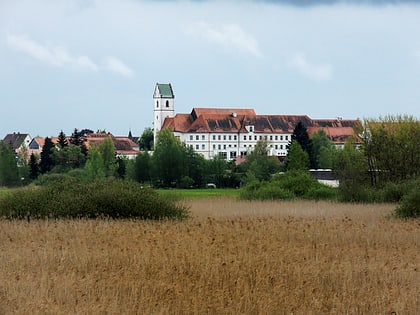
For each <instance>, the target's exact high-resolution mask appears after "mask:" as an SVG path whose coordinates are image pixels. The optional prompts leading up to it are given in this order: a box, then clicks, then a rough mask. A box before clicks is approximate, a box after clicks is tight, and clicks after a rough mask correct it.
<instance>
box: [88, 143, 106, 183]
mask: <svg viewBox="0 0 420 315" xmlns="http://www.w3.org/2000/svg"><path fill="white" fill-rule="evenodd" d="M85 170H86V171H87V172H88V174H89V176H90V178H92V179H93V178H102V177H105V166H104V160H103V159H102V155H101V153H100V152H99V150H98V149H96V148H91V149H90V150H89V158H88V160H87V162H86V165H85Z"/></svg>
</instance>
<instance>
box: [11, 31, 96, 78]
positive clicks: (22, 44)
mask: <svg viewBox="0 0 420 315" xmlns="http://www.w3.org/2000/svg"><path fill="white" fill-rule="evenodd" d="M6 41H7V44H8V45H9V46H10V47H12V48H14V49H16V50H19V51H21V52H23V53H25V54H27V55H29V56H31V57H32V58H35V59H37V60H39V61H41V62H44V63H46V64H49V65H51V66H55V67H66V66H70V67H75V68H79V69H83V70H89V71H98V66H97V65H96V64H95V63H94V62H93V61H92V60H90V58H89V57H87V56H73V55H71V54H70V53H69V52H68V51H67V50H66V49H65V48H63V47H60V46H45V45H41V44H39V43H37V42H35V41H33V40H31V39H29V38H27V37H26V36H23V35H8V36H7V38H6Z"/></svg>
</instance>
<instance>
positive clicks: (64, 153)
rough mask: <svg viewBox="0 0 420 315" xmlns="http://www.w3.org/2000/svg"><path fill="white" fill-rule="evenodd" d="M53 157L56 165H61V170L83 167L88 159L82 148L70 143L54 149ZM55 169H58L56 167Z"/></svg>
mask: <svg viewBox="0 0 420 315" xmlns="http://www.w3.org/2000/svg"><path fill="white" fill-rule="evenodd" d="M53 158H54V162H55V164H56V167H60V171H61V172H67V171H69V170H70V169H73V168H79V167H82V166H83V165H84V164H85V161H86V158H85V155H84V154H83V153H82V149H81V148H80V147H79V146H77V145H74V144H69V145H66V146H64V147H61V148H59V149H57V150H54V153H53ZM54 171H56V168H54Z"/></svg>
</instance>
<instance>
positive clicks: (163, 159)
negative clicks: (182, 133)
mask: <svg viewBox="0 0 420 315" xmlns="http://www.w3.org/2000/svg"><path fill="white" fill-rule="evenodd" d="M185 162H186V160H185V149H184V146H183V145H182V144H181V142H180V141H179V139H178V138H175V136H174V134H173V133H172V131H171V130H169V129H162V130H161V131H160V132H159V134H158V137H157V143H156V145H155V150H154V152H153V169H154V171H153V174H154V177H155V180H156V183H157V185H158V186H163V187H172V186H176V185H177V184H179V180H180V179H181V177H182V176H184V175H186V173H187V171H186V170H187V166H186V163H185Z"/></svg>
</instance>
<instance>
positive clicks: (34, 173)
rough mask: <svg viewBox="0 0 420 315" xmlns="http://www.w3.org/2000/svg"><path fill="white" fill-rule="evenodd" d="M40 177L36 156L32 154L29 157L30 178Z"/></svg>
mask: <svg viewBox="0 0 420 315" xmlns="http://www.w3.org/2000/svg"><path fill="white" fill-rule="evenodd" d="M38 175H39V165H38V161H37V158H36V156H35V155H34V154H33V153H32V154H31V156H30V157H29V177H30V178H31V179H36V178H37V177H38Z"/></svg>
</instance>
